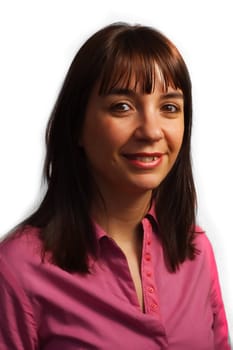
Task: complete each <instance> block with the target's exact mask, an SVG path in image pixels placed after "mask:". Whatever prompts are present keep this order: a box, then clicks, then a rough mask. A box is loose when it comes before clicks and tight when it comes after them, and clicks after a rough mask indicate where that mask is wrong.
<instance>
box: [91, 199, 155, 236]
mask: <svg viewBox="0 0 233 350" xmlns="http://www.w3.org/2000/svg"><path fill="white" fill-rule="evenodd" d="M145 218H147V219H148V220H150V221H151V222H152V223H154V224H156V226H157V225H158V220H157V216H156V210H155V201H152V203H151V206H150V209H149V211H148V213H147V214H146V215H145ZM93 225H94V230H95V232H96V238H97V240H98V241H99V240H100V239H101V238H102V237H106V236H107V237H108V235H107V233H106V232H105V231H104V229H103V228H102V227H101V226H100V225H99V224H98V223H97V222H96V221H95V220H93Z"/></svg>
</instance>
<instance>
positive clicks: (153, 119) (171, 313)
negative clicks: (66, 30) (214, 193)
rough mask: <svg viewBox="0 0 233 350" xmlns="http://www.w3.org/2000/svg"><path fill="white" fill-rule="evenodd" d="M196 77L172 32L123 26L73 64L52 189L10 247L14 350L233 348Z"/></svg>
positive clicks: (5, 329)
mask: <svg viewBox="0 0 233 350" xmlns="http://www.w3.org/2000/svg"><path fill="white" fill-rule="evenodd" d="M191 123H192V101H191V82H190V78H189V74H188V71H187V68H186V65H185V63H184V61H183V59H182V57H181V55H180V53H179V52H178V50H177V49H176V47H175V46H174V45H173V44H172V43H171V42H170V41H169V40H168V39H167V38H166V37H165V36H164V35H162V34H161V33H160V32H158V31H156V30H154V29H152V28H148V27H143V26H130V25H127V24H121V23H118V24H113V25H110V26H107V27H105V28H103V29H101V30H100V31H98V32H97V33H95V34H94V35H93V36H92V37H91V38H90V39H89V40H87V42H86V43H85V44H84V45H83V46H82V47H81V49H80V50H79V52H78V53H77V55H76V57H75V58H74V60H73V63H72V64H71V67H70V69H69V72H68V74H67V77H66V79H65V82H64V85H63V87H62V89H61V92H60V95H59V97H58V100H57V102H56V104H55V107H54V110H53V113H52V116H51V118H50V121H49V124H48V128H47V135H46V136H47V154H46V161H45V175H46V179H47V184H48V187H47V192H46V194H45V197H44V199H43V201H42V203H41V205H40V207H39V208H38V210H37V211H36V212H35V213H34V214H33V215H32V216H31V217H29V218H28V219H27V220H26V221H25V222H24V223H23V224H21V225H20V226H19V228H18V229H17V231H16V232H15V233H14V234H13V235H11V236H10V237H9V238H8V239H7V240H5V241H4V242H3V243H2V244H1V248H0V256H1V269H0V270H1V271H0V274H1V281H0V282H1V284H0V285H1V294H0V295H1V316H0V319H1V330H0V344H1V349H2V350H6V349H17V350H32V349H41V350H60V349H62V350H64V349H66V350H73V349H101V350H104V349H108V350H109V349H127V350H128V349H134V350H135V349H136V350H137V349H140V350H150V349H154V350H157V349H172V350H183V349H185V350H187V349H189V350H198V349H218V350H225V349H230V347H229V344H228V333H227V323H226V317H225V311H224V306H223V302H222V298H221V292H220V287H219V282H218V276H217V270H216V265H215V259H214V255H213V252H212V248H211V245H210V243H209V241H208V239H207V237H206V236H205V234H204V233H203V232H202V230H201V229H200V228H198V227H197V226H196V224H195V209H196V196H195V187H194V182H193V176H192V169H191V161H190V138H191Z"/></svg>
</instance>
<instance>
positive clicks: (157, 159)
mask: <svg viewBox="0 0 233 350" xmlns="http://www.w3.org/2000/svg"><path fill="white" fill-rule="evenodd" d="M163 155H164V153H159V152H156V153H129V154H124V157H125V158H126V159H127V160H128V161H129V162H130V163H131V164H132V165H134V166H136V167H137V168H143V169H144V168H145V169H150V168H154V167H156V166H158V165H159V164H160V163H161V161H162V158H163Z"/></svg>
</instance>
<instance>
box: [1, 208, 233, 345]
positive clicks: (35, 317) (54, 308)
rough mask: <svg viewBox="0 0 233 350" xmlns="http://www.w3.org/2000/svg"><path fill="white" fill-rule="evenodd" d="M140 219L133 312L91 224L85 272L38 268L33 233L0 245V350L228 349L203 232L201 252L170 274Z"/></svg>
mask: <svg viewBox="0 0 233 350" xmlns="http://www.w3.org/2000/svg"><path fill="white" fill-rule="evenodd" d="M154 220H155V218H154V217H153V216H152V215H150V214H147V216H146V217H145V218H144V219H143V221H142V225H143V231H144V238H143V252H142V261H141V277H142V285H143V295H144V304H145V312H144V313H143V312H142V311H141V310H140V307H139V303H138V300H137V295H136V292H135V287H134V283H133V280H132V278H131V275H130V271H129V267H128V264H127V260H126V258H125V256H124V254H123V253H122V251H121V250H120V248H119V247H118V246H117V245H116V243H115V242H114V241H113V240H112V239H111V238H110V237H108V236H107V234H106V233H105V232H104V231H103V230H102V229H101V228H100V227H98V226H97V225H96V233H97V236H98V245H99V247H98V249H99V259H98V260H96V261H94V260H91V259H90V270H91V273H90V274H88V275H80V274H78V273H68V272H65V271H63V270H62V269H61V268H59V267H57V266H55V265H52V264H50V263H49V262H48V261H45V262H44V263H42V262H41V258H40V249H41V242H40V240H39V238H38V231H37V230H36V229H34V228H31V229H28V230H27V231H25V233H24V234H23V235H21V236H19V237H18V238H15V239H13V240H9V241H6V242H4V243H2V244H1V245H0V349H1V350H35V349H38V350H80V349H85V350H94V349H95V350H97V349H98V350H110V349H111V350H131V349H132V350H162V349H164V350H165V349H169V350H229V349H230V345H229V343H228V330H227V322H226V317H225V312H224V306H223V302H222V298H221V292H220V287H219V281H218V276H217V270H216V265H215V259H214V255H213V252H212V248H211V245H210V243H209V241H208V239H207V237H206V235H205V234H204V233H203V234H202V233H200V234H198V235H197V237H196V246H197V248H198V249H199V250H200V254H199V255H198V256H197V257H196V259H195V260H194V261H189V260H187V261H186V262H184V263H183V264H182V265H181V267H180V269H179V271H178V272H176V273H170V272H169V271H168V270H167V268H166V266H165V264H164V256H163V251H162V247H161V244H160V241H159V240H158V237H157V234H156V232H155V231H156V230H155V229H153V227H154V224H153V225H152V224H151V223H152V222H153V221H154Z"/></svg>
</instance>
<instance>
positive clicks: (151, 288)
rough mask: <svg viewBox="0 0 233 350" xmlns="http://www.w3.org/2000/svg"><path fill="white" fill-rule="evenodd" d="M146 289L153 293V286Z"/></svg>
mask: <svg viewBox="0 0 233 350" xmlns="http://www.w3.org/2000/svg"><path fill="white" fill-rule="evenodd" d="M147 290H148V292H149V293H154V291H155V290H154V288H153V287H148V288H147Z"/></svg>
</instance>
